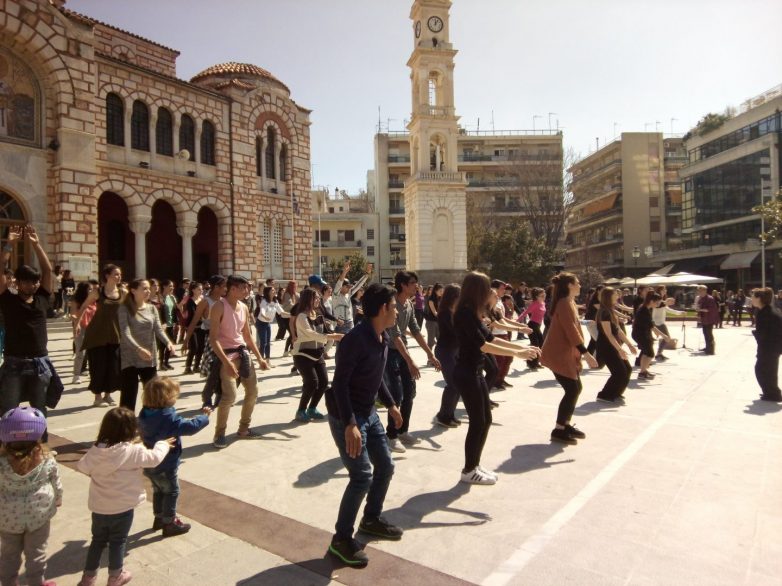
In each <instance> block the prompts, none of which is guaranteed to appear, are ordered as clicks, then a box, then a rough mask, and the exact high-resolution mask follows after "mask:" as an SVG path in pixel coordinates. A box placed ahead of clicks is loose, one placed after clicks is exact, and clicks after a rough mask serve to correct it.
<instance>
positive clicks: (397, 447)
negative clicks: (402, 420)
mask: <svg viewBox="0 0 782 586" xmlns="http://www.w3.org/2000/svg"><path fill="white" fill-rule="evenodd" d="M388 449H389V450H391V451H392V452H396V453H397V454H404V453H405V452H406V451H407V450H406V449H405V447H404V446H403V445H402V442H400V441H399V438H398V437H395V438H393V439H392V438H388Z"/></svg>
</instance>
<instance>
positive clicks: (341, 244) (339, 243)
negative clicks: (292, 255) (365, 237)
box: [312, 239, 362, 248]
mask: <svg viewBox="0 0 782 586" xmlns="http://www.w3.org/2000/svg"><path fill="white" fill-rule="evenodd" d="M318 244H320V246H321V247H322V248H361V245H362V242H361V240H321V241H320V243H318V241H317V239H316V240H314V241H313V242H312V246H313V248H317V247H318Z"/></svg>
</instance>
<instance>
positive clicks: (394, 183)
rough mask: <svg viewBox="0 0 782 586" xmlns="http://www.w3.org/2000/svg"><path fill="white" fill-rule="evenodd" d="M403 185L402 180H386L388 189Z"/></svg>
mask: <svg viewBox="0 0 782 586" xmlns="http://www.w3.org/2000/svg"><path fill="white" fill-rule="evenodd" d="M404 186H405V183H404V181H389V182H388V188H389V189H402V188H403V187H404Z"/></svg>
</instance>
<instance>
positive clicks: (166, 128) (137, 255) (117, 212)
mask: <svg viewBox="0 0 782 586" xmlns="http://www.w3.org/2000/svg"><path fill="white" fill-rule="evenodd" d="M64 4H65V2H64V1H62V0H16V1H13V2H4V3H0V210H2V213H0V239H2V238H5V237H6V234H7V227H8V226H9V225H10V224H15V223H16V224H18V223H28V222H29V223H32V224H33V225H35V226H36V228H37V229H38V231H39V233H40V234H42V236H43V243H44V246H45V248H46V250H47V251H48V253H49V255H50V256H51V258H52V260H53V261H54V262H56V263H58V264H61V265H63V266H64V267H65V268H70V269H71V270H72V271H73V272H74V273H75V274H76V276H77V277H86V276H88V275H91V274H93V275H94V274H95V273H96V270H97V266H98V265H100V264H103V263H107V262H112V263H115V264H118V265H120V266H121V267H122V269H123V270H124V273H125V275H126V276H127V277H129V278H132V277H134V276H157V277H171V278H179V277H182V276H190V277H197V278H205V277H207V276H208V275H210V274H213V273H216V272H218V271H219V272H223V273H229V272H238V273H242V274H245V275H247V276H248V277H249V276H251V277H261V276H273V277H277V278H292V277H293V278H302V277H303V276H306V275H307V274H309V271H310V270H311V268H312V257H311V255H312V248H311V247H310V246H309V242H310V239H311V237H312V226H311V217H312V215H311V205H310V201H309V198H310V137H309V125H310V120H309V114H310V111H309V110H307V109H306V108H303V107H301V106H299V105H298V104H296V102H295V101H294V100H293V99H292V97H291V92H290V89H289V88H288V87H287V86H286V85H285V84H284V83H283V82H282V81H280V80H279V79H277V78H276V77H275V76H273V75H272V74H271V73H269V72H268V71H266V70H264V69H262V68H260V67H257V66H255V65H250V64H245V63H222V64H219V65H215V66H212V67H209V68H207V69H205V70H204V71H202V72H201V73H199V74H198V75H196V76H195V77H193V78H192V79H191V80H190V81H186V80H182V79H179V78H178V77H177V71H176V59H177V56H178V55H179V53H178V52H177V51H176V50H174V49H171V48H168V47H165V46H163V45H161V44H159V43H157V42H155V41H151V40H148V39H144V38H141V37H139V36H138V35H136V34H134V33H133V32H130V31H124V30H121V29H119V28H117V27H115V26H112V25H110V24H106V23H102V22H99V21H97V20H95V19H92V18H90V17H88V16H85V15H82V14H78V13H76V12H73V11H71V10H68V9H67V8H65V6H64ZM3 243H4V242H3ZM33 256H34V255H33V254H32V250H30V249H29V247H28V246H27V245H26V244H24V243H20V244H18V245H17V247H16V251H15V254H14V256H13V261H12V263H13V265H14V266H16V265H17V264H19V263H22V262H32V261H33Z"/></svg>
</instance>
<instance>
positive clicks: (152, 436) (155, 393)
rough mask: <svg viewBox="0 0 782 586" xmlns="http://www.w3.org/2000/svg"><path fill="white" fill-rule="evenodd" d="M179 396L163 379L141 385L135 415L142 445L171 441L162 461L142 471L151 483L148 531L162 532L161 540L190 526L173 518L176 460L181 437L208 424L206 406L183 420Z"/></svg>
mask: <svg viewBox="0 0 782 586" xmlns="http://www.w3.org/2000/svg"><path fill="white" fill-rule="evenodd" d="M178 397H179V384H178V383H177V382H176V381H175V380H174V379H171V378H168V377H167V376H163V377H155V378H153V379H152V380H150V381H149V382H147V383H146V384H145V385H144V394H143V395H142V400H143V402H144V408H143V409H142V410H141V415H140V416H139V424H140V426H141V436H142V438H143V440H144V445H146V446H153V445H155V442H157V441H159V440H162V439H163V438H173V439H174V444H173V446H172V448H171V451H170V452H168V455H167V456H166V457H165V459H164V460H163V462H162V463H161V464H159V465H158V466H157V467H156V468H153V469H147V470H144V475H145V476H146V477H147V478H149V480H150V481H151V482H152V510H153V512H154V514H155V521H154V523H153V524H152V529H153V530H154V531H157V530H158V529H162V530H163V537H171V536H173V535H181V534H183V533H187V532H188V531H190V525H189V524H188V523H183V522H182V521H181V520H180V519H179V517H177V516H176V503H177V499H178V498H179V478H178V476H177V472H178V471H179V461H180V458H181V457H182V440H181V439H180V438H181V436H183V435H193V434H194V433H197V432H199V431H201V430H202V429H203V428H204V427H206V426H207V425H209V414H210V413H211V412H212V410H211V409H210V408H209V407H204V408H203V409H202V411H203V415H198V416H196V417H193V418H192V419H184V418H183V417H180V416H179V415H177V412H176V409H174V403H176V400H177V398H178Z"/></svg>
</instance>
